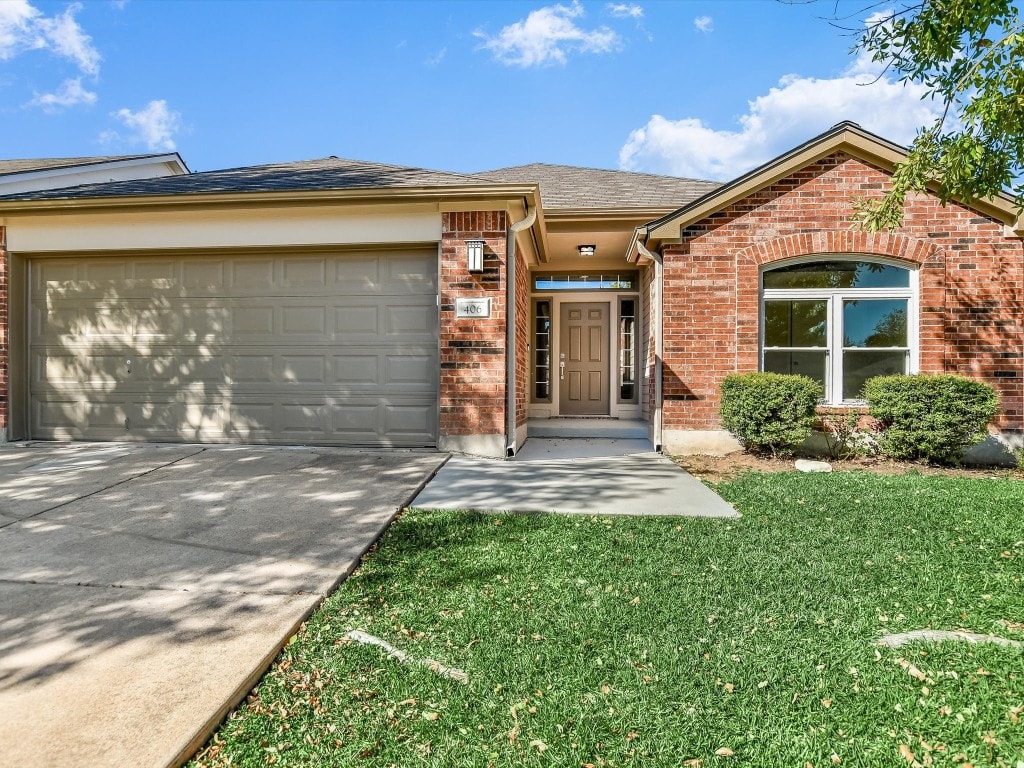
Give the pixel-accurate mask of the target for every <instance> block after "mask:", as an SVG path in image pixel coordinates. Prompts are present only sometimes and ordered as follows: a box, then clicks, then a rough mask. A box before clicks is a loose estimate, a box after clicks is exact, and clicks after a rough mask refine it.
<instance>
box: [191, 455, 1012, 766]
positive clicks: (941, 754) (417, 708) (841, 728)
mask: <svg viewBox="0 0 1024 768" xmlns="http://www.w3.org/2000/svg"><path fill="white" fill-rule="evenodd" d="M718 490H719V491H720V492H721V493H722V495H723V496H725V497H726V498H727V499H728V500H729V501H731V502H733V503H734V504H735V505H736V507H737V508H738V509H739V510H740V511H741V512H742V513H743V515H744V517H743V518H742V519H741V520H697V519H680V518H675V519H666V518H651V519H638V518H579V517H561V516H559V517H556V516H550V515H523V516H481V515H475V514H469V513H450V512H444V513H435V512H421V511H413V512H410V513H408V514H406V515H405V516H403V517H402V518H401V519H400V520H399V521H398V522H397V523H396V524H395V525H394V526H393V527H392V528H391V530H390V531H389V532H388V533H387V535H386V536H385V537H384V539H383V540H382V542H381V544H380V546H379V547H378V548H377V550H376V551H375V552H373V553H372V554H371V555H369V556H368V557H367V558H366V560H365V562H364V564H363V565H362V566H361V567H360V569H359V571H357V573H356V574H355V575H354V576H353V577H352V578H350V579H349V580H348V581H347V582H346V583H344V584H343V585H342V586H341V588H340V589H339V590H338V592H337V593H336V594H335V595H333V596H332V597H331V598H330V599H329V600H328V601H327V602H326V603H325V604H324V606H323V608H322V609H321V610H320V611H318V612H317V613H316V615H315V616H314V617H313V618H311V619H310V621H309V622H308V624H307V625H306V626H305V628H304V629H303V630H302V631H301V632H300V633H299V634H298V635H297V636H296V637H295V638H294V639H293V642H291V643H290V644H289V645H288V646H287V647H286V649H285V650H284V652H283V653H282V655H281V657H280V658H279V659H278V661H277V662H276V663H275V665H274V666H273V668H272V669H271V671H270V672H269V673H268V674H267V676H266V677H265V678H264V680H263V681H262V682H261V683H260V684H259V686H258V688H257V689H256V690H255V691H254V692H253V693H252V695H251V696H250V697H249V698H248V699H247V700H246V702H245V703H244V704H243V705H242V706H241V707H240V708H239V709H238V710H237V711H236V712H235V713H233V714H232V715H231V716H230V718H229V719H228V721H227V722H226V723H225V724H224V725H223V726H222V727H221V729H220V730H219V731H218V733H217V734H216V735H215V736H214V738H213V739H212V740H211V742H210V743H209V744H208V745H207V746H206V747H205V748H204V749H203V751H201V752H200V754H199V755H198V757H197V758H196V759H195V761H194V763H193V765H194V766H223V765H245V766H262V765H267V764H273V765H309V766H335V765H337V766H391V765H394V766H402V768H405V766H417V765H424V766H426V765H430V766H474V767H476V766H490V765H493V766H518V765H551V766H570V767H573V768H587V766H621V765H650V766H677V767H679V766H688V767H690V768H697V767H698V766H701V765H702V766H704V768H712V766H731V765H736V766H740V765H742V766H766V767H768V766H771V767H772V768H775V767H776V766H797V768H805V766H806V765H811V766H815V767H816V768H823V767H825V766H833V765H842V766H865V767H870V768H879V767H884V766H914V765H924V766H930V765H934V766H960V767H961V768H963V766H967V765H974V766H983V765H985V766H1010V767H1011V768H1024V650H1021V649H1019V648H1018V649H1013V648H1005V647H999V646H995V645H968V644H965V643H961V642H946V643H941V644H930V645H929V644H921V643H919V644H915V645H912V646H906V647H903V648H899V649H888V648H881V647H878V646H876V645H874V642H875V641H876V640H877V639H878V638H879V637H880V636H881V635H883V634H885V633H889V632H903V631H908V630H911V629H919V628H925V627H931V628H935V629H961V628H962V629H967V630H971V631H974V632H982V633H993V634H997V635H1000V636H1002V637H1007V638H1014V639H1017V640H1022V639H1024V583H1022V580H1024V482H1020V481H1017V480H1012V479H991V480H986V479H965V478H948V477H923V476H914V475H892V476H879V475H874V474H869V473H862V472H850V473H834V474H832V475H801V474H796V473H786V474H772V475H769V474H747V475H743V476H741V477H739V478H737V479H735V480H732V481H730V482H728V483H725V484H723V485H721V486H719V488H718ZM354 629H358V630H364V631H366V632H369V633H372V634H373V635H376V636H377V637H379V638H381V639H383V640H385V641H387V642H389V643H391V644H392V645H394V646H396V647H398V648H400V649H401V650H403V651H405V652H406V653H408V654H410V656H412V657H415V658H432V659H436V660H438V661H439V662H441V663H443V664H446V665H449V666H451V667H456V668H459V669H462V670H464V671H465V672H466V673H467V674H468V677H469V682H468V683H467V684H463V683H460V682H457V681H454V680H450V679H448V678H445V677H442V676H439V675H438V674H436V673H435V672H434V671H431V670H430V669H427V668H424V667H421V666H415V665H408V664H402V663H399V662H397V661H395V660H394V659H391V658H388V657H387V656H385V655H384V653H383V652H382V651H381V650H380V649H379V648H375V647H372V646H367V645H361V644H356V643H353V642H352V641H350V640H348V639H346V638H345V634H346V632H348V631H350V630H354Z"/></svg>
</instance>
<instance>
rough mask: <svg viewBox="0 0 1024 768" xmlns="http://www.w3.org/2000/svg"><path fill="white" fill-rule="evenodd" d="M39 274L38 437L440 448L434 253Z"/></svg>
mask: <svg viewBox="0 0 1024 768" xmlns="http://www.w3.org/2000/svg"><path fill="white" fill-rule="evenodd" d="M348 261H351V262H352V263H351V264H348V263H347V262H348ZM348 267H351V269H348ZM416 268H420V269H424V270H426V269H429V270H431V272H430V273H429V274H422V275H418V276H417V275H415V274H413V270H415V269H416ZM31 269H32V275H33V277H32V285H33V287H34V289H33V315H32V326H31V327H32V330H31V339H30V350H29V354H30V364H31V368H30V370H31V374H30V391H31V413H32V422H33V425H32V426H33V430H32V434H33V436H35V437H40V438H43V437H52V438H60V437H71V438H73V437H79V438H92V439H114V438H117V439H157V440H194V441H213V442H224V441H232V440H240V441H255V442H275V441H276V442H319V443H328V444H332V443H333V444H340V445H346V444H358V445H432V444H434V443H435V442H436V438H437V413H438V408H437V388H438V380H439V364H438V339H437V336H438V332H437V325H438V322H437V298H436V293H435V290H436V288H435V286H436V274H435V273H436V253H427V252H422V253H415V252H411V251H410V252H408V253H406V252H399V253H397V254H396V253H394V252H379V253H373V252H366V253H360V254H351V253H350V254H323V255H320V254H318V255H316V256H314V257H294V258H291V259H289V258H287V257H279V256H274V257H252V258H250V257H245V256H242V257H232V258H216V259H212V258H211V259H205V260H204V258H203V257H184V258H173V259H171V258H167V257H156V258H153V259H148V258H147V257H133V258H126V259H123V260H121V261H118V260H116V259H108V258H103V259H99V260H93V259H88V258H83V259H77V260H76V259H55V260H46V261H40V262H33V264H32V267H31ZM353 275H360V276H361V280H362V281H363V283H361V284H360V285H358V286H355V285H353V283H352V280H353ZM341 277H344V279H345V282H344V291H347V292H343V291H342V290H335V289H338V288H339V285H340V281H339V284H335V282H334V281H335V280H339V278H341ZM332 278H333V279H332ZM373 280H376V283H375V284H374V285H373V290H368V289H367V287H366V285H365V284H364V283H368V282H370V281H373ZM147 282H148V285H149V288H148V290H149V293H148V294H147V293H144V290H143V289H144V288H145V284H146V283H147ZM326 283H329V284H331V285H326ZM242 286H249V287H247V288H246V287H242ZM332 286H333V287H332ZM424 287H426V292H423V293H417V292H416V291H422V290H424ZM332 290H334V293H331V291H332ZM218 291H219V292H222V293H226V294H228V295H224V296H216V295H212V294H214V293H216V292H218ZM355 291H358V294H353V293H352V292H355ZM131 294H135V295H134V296H133V295H131ZM206 294H210V295H206Z"/></svg>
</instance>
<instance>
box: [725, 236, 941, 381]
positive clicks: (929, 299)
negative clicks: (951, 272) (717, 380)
mask: <svg viewBox="0 0 1024 768" xmlns="http://www.w3.org/2000/svg"><path fill="white" fill-rule="evenodd" d="M735 255H736V261H735V264H736V311H737V317H738V318H739V321H738V322H737V332H736V370H738V371H756V370H757V369H758V365H759V359H760V350H759V348H758V343H759V335H758V327H759V323H760V307H759V301H758V296H759V292H760V288H761V276H760V269H759V267H762V266H764V265H766V264H771V263H774V262H777V261H785V260H787V259H796V258H800V257H802V256H821V257H822V258H827V257H829V256H833V255H835V256H843V257H847V256H849V257H856V256H867V257H871V256H881V257H886V258H890V259H896V260H898V261H903V262H906V263H907V264H908V266H911V265H914V266H916V267H918V268H919V269H920V273H919V283H918V302H919V306H918V338H917V344H918V366H919V368H918V370H920V371H921V372H924V373H941V372H942V371H943V370H944V358H945V350H944V338H943V337H944V326H945V321H944V317H943V315H944V312H945V310H944V306H945V277H944V276H945V252H944V251H943V250H942V249H941V248H939V247H938V246H937V245H935V244H934V243H931V242H928V241H926V240H919V239H917V238H913V237H907V236H906V235H901V234H897V233H891V232H858V231H855V230H845V229H843V230H822V231H818V232H810V233H801V234H793V235H786V236H784V237H778V238H774V239H772V240H766V241H763V242H760V243H755V244H754V245H750V246H748V247H746V248H744V249H742V250H740V251H737V252H736V254H735Z"/></svg>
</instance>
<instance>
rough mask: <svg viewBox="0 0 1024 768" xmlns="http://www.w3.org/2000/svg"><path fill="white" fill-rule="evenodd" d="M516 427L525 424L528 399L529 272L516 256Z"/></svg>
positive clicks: (531, 322) (522, 259)
mask: <svg viewBox="0 0 1024 768" xmlns="http://www.w3.org/2000/svg"><path fill="white" fill-rule="evenodd" d="M516 319H517V322H516V426H520V425H522V424H525V423H526V417H527V408H528V404H529V399H530V334H531V329H532V326H533V316H532V313H531V312H530V271H529V269H528V268H527V266H526V259H524V258H523V257H522V255H521V254H518V253H517V254H516Z"/></svg>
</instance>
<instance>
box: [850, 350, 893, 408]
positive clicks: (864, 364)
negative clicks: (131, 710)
mask: <svg viewBox="0 0 1024 768" xmlns="http://www.w3.org/2000/svg"><path fill="white" fill-rule="evenodd" d="M906 372H907V353H906V352H904V351H898V352H895V351H890V352H876V351H874V350H859V349H854V350H846V351H845V352H843V400H857V399H859V398H861V397H863V396H864V382H866V381H867V380H868V379H870V378H871V377H872V376H889V375H891V374H894V373H906Z"/></svg>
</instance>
